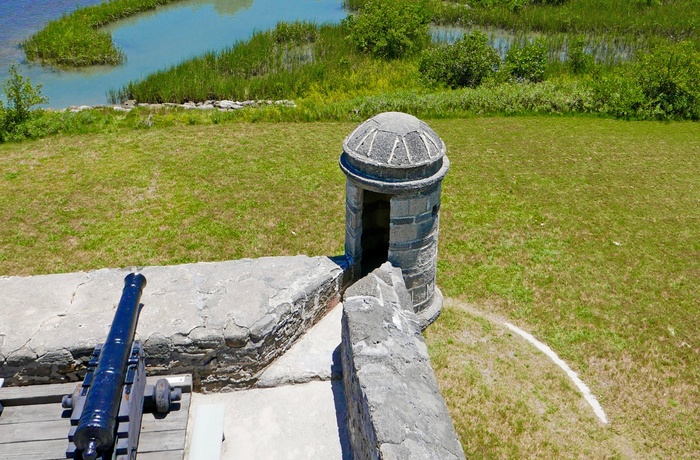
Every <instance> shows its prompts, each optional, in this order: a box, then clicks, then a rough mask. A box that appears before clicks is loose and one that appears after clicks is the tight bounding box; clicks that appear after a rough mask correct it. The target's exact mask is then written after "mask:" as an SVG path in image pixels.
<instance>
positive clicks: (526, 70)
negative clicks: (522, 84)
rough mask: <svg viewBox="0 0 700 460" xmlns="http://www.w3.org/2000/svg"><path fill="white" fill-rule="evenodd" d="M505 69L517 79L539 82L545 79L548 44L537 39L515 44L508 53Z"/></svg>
mask: <svg viewBox="0 0 700 460" xmlns="http://www.w3.org/2000/svg"><path fill="white" fill-rule="evenodd" d="M505 70H506V73H507V74H508V75H510V76H511V77H512V78H514V79H515V80H517V81H524V80H525V81H530V82H533V83H537V82H540V81H542V80H544V74H545V71H546V70H547V44H546V43H545V42H544V40H536V41H534V42H532V43H526V44H525V45H523V46H517V45H515V46H513V47H512V48H511V49H509V50H508V53H507V54H506V59H505Z"/></svg>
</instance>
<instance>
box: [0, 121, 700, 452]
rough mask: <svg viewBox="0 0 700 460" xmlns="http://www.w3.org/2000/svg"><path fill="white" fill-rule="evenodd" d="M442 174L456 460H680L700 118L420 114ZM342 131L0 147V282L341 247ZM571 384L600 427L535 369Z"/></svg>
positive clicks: (155, 132) (690, 444)
mask: <svg viewBox="0 0 700 460" xmlns="http://www.w3.org/2000/svg"><path fill="white" fill-rule="evenodd" d="M427 121H428V123H429V124H430V125H431V127H433V128H434V129H435V131H436V132H437V133H438V134H439V135H440V136H442V138H443V140H444V141H445V143H446V145H447V148H448V156H449V158H450V160H451V165H452V168H451V170H450V172H449V173H448V175H447V177H446V179H445V181H444V184H443V202H442V208H441V227H440V255H439V271H438V284H439V285H440V286H441V288H442V290H443V293H444V294H445V295H446V296H447V297H448V300H447V302H446V307H445V310H444V312H443V315H442V316H441V318H440V319H439V320H438V321H437V322H436V323H435V324H434V325H433V326H431V327H430V328H429V329H428V331H427V332H426V338H427V341H428V345H429V349H430V352H431V357H432V363H433V367H434V369H435V371H436V375H437V377H438V380H439V382H440V385H441V388H442V391H443V395H444V396H445V398H446V400H447V404H448V407H449V408H450V411H451V414H452V416H453V419H454V422H455V426H456V428H457V431H458V433H459V435H460V439H461V441H462V445H463V446H464V448H465V452H466V453H467V455H468V457H469V458H698V457H700V439H699V436H698V433H700V391H699V388H700V332H698V331H699V328H698V322H699V320H700V302H699V299H700V125H699V124H697V123H669V124H664V123H656V122H625V121H615V120H601V119H594V118H582V117H573V118H556V117H523V118H516V117H513V118H470V119H452V120H427ZM355 126H356V124H355V123H297V124H293V123H290V124H285V123H280V124H266V123H256V124H246V123H225V124H221V125H211V126H178V127H171V128H157V129H156V128H152V129H143V130H132V131H127V130H118V131H116V132H114V133H108V134H95V135H81V136H56V137H49V138H46V139H43V140H39V141H32V142H24V143H20V144H3V145H0V276H2V275H32V274H39V273H52V272H69V271H77V270H90V269H97V268H102V267H117V266H127V267H128V266H142V265H153V264H176V263H184V262H194V261H213V260H226V259H234V258H242V257H259V256H265V255H284V254H297V253H304V254H309V255H337V254H340V253H341V252H342V247H343V238H344V234H343V228H344V193H345V188H344V176H343V174H342V173H341V172H340V170H339V168H338V165H337V160H338V157H339V155H340V151H341V148H342V147H341V143H342V140H343V138H344V137H345V136H346V135H347V134H349V133H350V132H351V131H352V130H353V129H354V128H355ZM502 321H508V322H511V323H513V324H515V325H517V326H519V327H521V328H523V329H525V330H526V331H528V332H530V333H532V334H533V335H534V336H536V337H537V338H538V339H540V340H542V341H543V342H545V343H547V344H548V345H549V346H550V347H552V349H553V350H554V351H556V352H557V353H558V354H559V356H560V357H562V358H563V359H564V360H565V361H566V362H567V363H568V364H569V365H570V366H571V367H572V368H573V369H574V370H575V371H576V372H577V373H578V374H579V376H580V377H581V379H582V380H583V381H584V382H585V383H586V384H587V385H588V386H589V387H590V388H591V390H592V392H593V394H594V395H596V397H597V398H598V399H599V401H600V403H601V405H602V407H603V409H604V410H605V412H606V414H607V416H608V418H609V420H610V423H609V424H608V425H603V424H601V423H600V422H599V421H597V419H596V418H595V416H594V414H593V411H592V410H591V409H590V407H588V406H587V405H586V404H585V402H583V398H582V397H581V395H580V394H579V393H578V392H577V390H576V389H575V388H574V386H573V384H572V383H571V382H570V381H569V380H568V379H567V378H566V377H565V375H564V373H563V372H562V371H561V370H559V369H558V368H556V367H554V365H552V364H551V363H550V362H549V361H547V359H546V358H543V356H542V355H541V354H540V353H539V352H536V351H534V349H533V348H532V347H530V346H529V345H527V344H526V343H525V342H524V341H522V340H521V339H519V338H518V337H517V336H515V335H514V334H512V333H511V332H510V331H507V330H506V329H504V328H503V327H502V325H501V322H502Z"/></svg>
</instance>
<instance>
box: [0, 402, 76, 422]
mask: <svg viewBox="0 0 700 460" xmlns="http://www.w3.org/2000/svg"><path fill="white" fill-rule="evenodd" d="M63 411H65V409H63V408H62V407H61V404H60V403H51V404H34V405H31V406H10V407H6V408H5V410H4V411H3V413H2V415H0V426H2V425H8V424H15V423H33V422H40V421H46V420H54V419H56V420H59V419H60V418H61V414H62V413H63Z"/></svg>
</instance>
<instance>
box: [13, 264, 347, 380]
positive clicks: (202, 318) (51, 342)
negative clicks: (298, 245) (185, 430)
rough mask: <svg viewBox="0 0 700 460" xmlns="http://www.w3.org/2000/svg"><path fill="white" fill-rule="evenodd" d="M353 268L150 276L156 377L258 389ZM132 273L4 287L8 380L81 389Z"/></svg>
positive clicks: (216, 267) (23, 281)
mask: <svg viewBox="0 0 700 460" xmlns="http://www.w3.org/2000/svg"><path fill="white" fill-rule="evenodd" d="M343 270H344V268H343V267H342V266H341V265H340V264H339V263H336V262H335V261H333V260H332V259H330V258H327V257H307V256H295V257H266V258H260V259H242V260H235V261H226V262H209V263H196V264H186V265H175V266H165V267H145V268H143V269H141V270H140V271H141V273H143V274H144V276H145V277H146V279H147V286H146V288H145V289H144V291H143V296H142V297H141V303H143V304H144V308H143V309H142V310H141V314H140V317H139V323H138V328H137V338H139V339H140V340H142V341H143V342H144V347H145V350H146V357H147V360H146V362H147V366H148V371H149V373H151V374H157V373H172V372H192V373H193V375H194V381H195V385H196V386H197V387H200V388H201V389H202V390H205V391H206V390H208V389H220V388H226V387H241V386H250V385H252V384H254V383H255V381H256V380H257V379H258V377H259V375H260V373H261V371H262V370H263V369H264V368H265V367H266V366H268V365H269V364H270V363H271V362H272V361H273V360H274V359H275V358H277V357H278V356H280V355H282V354H283V353H284V352H285V351H286V350H287V349H289V348H290V347H291V346H292V345H293V343H294V342H295V341H296V339H297V338H298V337H300V336H301V335H302V334H303V333H304V332H305V331H306V330H307V329H309V328H310V327H311V326H313V325H314V324H315V323H316V322H317V321H318V319H319V318H321V317H322V316H323V315H324V314H325V313H326V312H327V311H328V310H329V309H331V308H332V307H334V306H335V305H337V303H338V301H339V292H340V289H341V284H342V282H343ZM128 273H129V270H127V269H102V270H97V271H92V272H88V273H83V272H80V273H69V274H58V275H41V276H33V277H2V278H0V292H3V296H2V298H0V312H2V318H3V319H2V321H0V364H2V369H1V370H0V377H4V378H5V379H6V383H7V384H14V385H16V384H30V383H48V382H62V381H72V380H79V379H80V378H82V371H83V370H84V365H85V363H86V361H87V359H88V356H89V355H90V353H91V352H92V349H93V348H94V346H95V345H96V344H98V343H100V342H102V341H103V340H104V339H105V338H106V337H107V334H108V332H109V327H110V325H111V322H112V319H113V317H114V313H115V311H116V308H117V304H118V303H119V298H120V296H121V291H122V289H123V287H124V277H125V276H126V275H127V274H128Z"/></svg>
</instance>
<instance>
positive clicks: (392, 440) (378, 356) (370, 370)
mask: <svg viewBox="0 0 700 460" xmlns="http://www.w3.org/2000/svg"><path fill="white" fill-rule="evenodd" d="M341 360H342V367H343V381H344V386H345V399H346V403H347V410H348V431H349V433H350V440H351V444H352V450H353V455H354V458H355V460H365V459H383V460H398V459H401V460H408V459H416V460H426V459H439V460H453V459H464V458H465V457H464V453H463V451H462V447H461V445H460V443H459V440H458V438H457V434H456V433H455V431H454V427H453V425H452V420H451V419H450V416H449V414H448V412H447V407H446V405H445V402H444V400H443V398H442V395H441V394H440V391H439V389H438V386H437V381H436V379H435V375H434V374H433V370H432V368H431V367H430V358H429V356H428V351H427V347H426V345H425V341H424V340H423V337H422V335H421V334H420V322H419V319H418V317H417V316H416V314H415V313H413V309H412V301H411V296H410V294H409V292H408V290H407V289H406V286H405V284H404V281H403V277H402V274H401V270H400V269H398V268H394V267H391V265H390V264H388V263H386V264H384V265H382V266H381V267H380V268H378V269H377V270H375V271H373V272H372V273H371V274H369V275H368V276H366V277H364V278H362V279H361V280H360V281H358V282H357V283H355V284H354V285H352V286H351V287H349V288H348V289H347V291H346V292H345V295H344V299H343V319H342V342H341Z"/></svg>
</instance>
